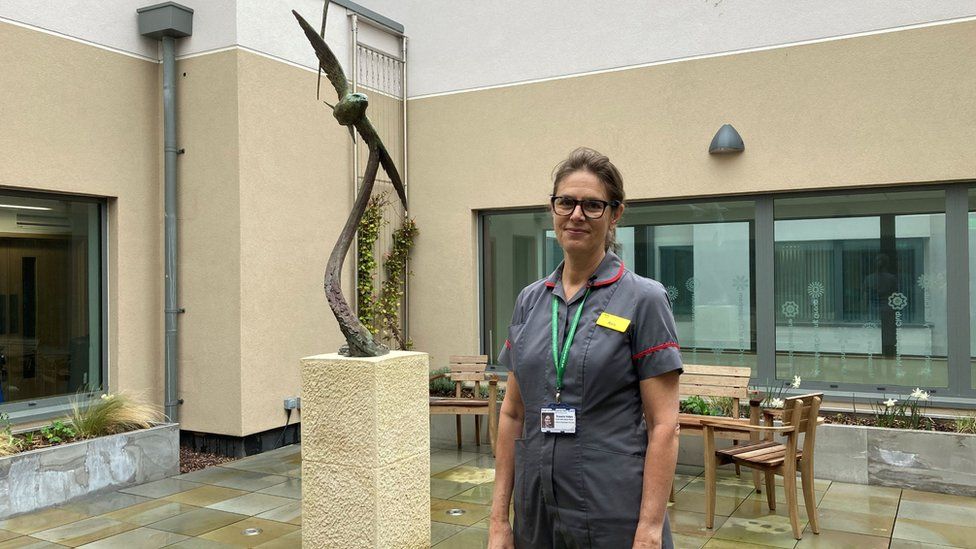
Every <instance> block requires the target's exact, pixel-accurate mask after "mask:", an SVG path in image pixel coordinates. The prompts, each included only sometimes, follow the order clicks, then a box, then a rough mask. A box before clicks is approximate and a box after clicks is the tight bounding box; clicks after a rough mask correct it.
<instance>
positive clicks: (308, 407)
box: [301, 351, 430, 548]
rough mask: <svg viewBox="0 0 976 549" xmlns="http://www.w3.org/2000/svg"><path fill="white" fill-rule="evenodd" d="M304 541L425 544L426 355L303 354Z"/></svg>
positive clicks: (427, 460) (427, 469) (427, 457)
mask: <svg viewBox="0 0 976 549" xmlns="http://www.w3.org/2000/svg"><path fill="white" fill-rule="evenodd" d="M301 362H302V545H303V546H304V547H343V548H346V547H348V548H356V547H364V548H365V547H369V548H372V547H391V548H394V547H403V548H414V547H429V546H430V428H429V422H428V421H429V420H428V416H429V404H428V402H429V396H428V395H429V391H428V376H429V373H428V372H429V357H428V356H427V354H426V353H412V352H406V351H391V352H390V354H388V355H385V356H381V357H372V358H351V357H344V356H340V355H337V354H329V355H319V356H312V357H307V358H303V359H302V361H301Z"/></svg>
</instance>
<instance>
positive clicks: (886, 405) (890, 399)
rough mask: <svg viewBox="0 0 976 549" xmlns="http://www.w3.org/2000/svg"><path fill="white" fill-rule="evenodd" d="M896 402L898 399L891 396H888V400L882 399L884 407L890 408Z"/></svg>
mask: <svg viewBox="0 0 976 549" xmlns="http://www.w3.org/2000/svg"><path fill="white" fill-rule="evenodd" d="M896 402H898V401H897V400H895V399H893V398H889V399H888V400H886V401H884V405H885V408H891V407H892V406H894V405H895V403H896Z"/></svg>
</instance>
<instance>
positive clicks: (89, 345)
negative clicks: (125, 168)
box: [0, 194, 103, 404]
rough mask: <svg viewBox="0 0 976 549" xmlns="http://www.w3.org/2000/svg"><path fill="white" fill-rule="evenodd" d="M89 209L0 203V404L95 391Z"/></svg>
mask: <svg viewBox="0 0 976 549" xmlns="http://www.w3.org/2000/svg"><path fill="white" fill-rule="evenodd" d="M100 227H101V220H100V206H99V204H98V203H96V202H92V201H82V200H69V199H57V198H37V197H36V196H19V195H10V194H2V195H0V402H3V403H5V404H9V403H16V402H18V401H33V400H37V399H42V398H46V397H53V396H59V395H66V394H72V393H75V392H76V391H78V390H79V389H81V388H83V387H85V386H100V385H101V384H102V381H103V380H102V368H101V363H102V360H101V359H102V347H101V339H102V338H101V328H102V321H101V268H100V265H101V229H100Z"/></svg>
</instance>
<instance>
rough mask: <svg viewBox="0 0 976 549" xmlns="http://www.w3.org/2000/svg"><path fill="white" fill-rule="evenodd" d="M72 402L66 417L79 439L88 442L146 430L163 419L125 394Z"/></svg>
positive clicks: (149, 406) (156, 410) (151, 407)
mask: <svg viewBox="0 0 976 549" xmlns="http://www.w3.org/2000/svg"><path fill="white" fill-rule="evenodd" d="M85 395H86V397H87V398H75V399H73V400H72V402H71V413H70V415H69V416H68V419H69V421H70V422H71V425H72V426H74V428H75V430H76V431H77V433H78V436H79V437H80V438H92V437H99V436H105V435H111V434H115V433H123V432H125V431H133V430H135V429H148V428H149V427H152V425H153V424H154V423H159V422H161V421H162V420H163V419H164V416H163V413H162V411H161V410H160V409H159V408H158V407H157V406H155V405H152V404H149V403H147V402H145V400H144V399H142V398H140V397H137V396H134V395H132V394H129V393H126V392H120V393H115V394H105V395H102V396H101V398H94V394H93V392H88V393H86V394H85Z"/></svg>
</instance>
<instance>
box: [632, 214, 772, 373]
mask: <svg viewBox="0 0 976 549" xmlns="http://www.w3.org/2000/svg"><path fill="white" fill-rule="evenodd" d="M754 215H755V207H754V204H753V202H751V201H728V202H722V201H719V202H695V203H686V204H639V203H632V204H630V205H629V206H628V208H627V210H626V211H625V212H624V217H623V219H622V221H621V224H622V225H624V227H625V228H627V229H629V230H630V231H632V232H631V234H632V237H631V238H630V241H631V242H632V244H631V245H630V247H629V248H628V247H626V246H625V249H624V252H625V254H629V255H630V257H632V258H633V259H631V260H630V261H629V262H628V263H627V265H628V267H630V269H631V270H633V271H634V272H635V273H637V274H639V275H641V276H646V277H648V278H653V279H654V280H657V281H659V282H661V284H663V285H664V287H665V289H666V290H667V292H668V297H669V298H670V299H671V309H672V311H673V312H674V317H675V323H676V327H677V330H678V340H679V343H680V344H681V354H682V359H683V360H684V361H685V363H687V364H711V365H723V366H750V367H752V368H753V372H754V373H755V367H756V323H755V302H756V301H755V288H754V284H753V279H754V276H753V273H754V271H755V254H754V232H755V223H754ZM618 240H620V239H619V238H618Z"/></svg>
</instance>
